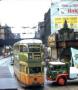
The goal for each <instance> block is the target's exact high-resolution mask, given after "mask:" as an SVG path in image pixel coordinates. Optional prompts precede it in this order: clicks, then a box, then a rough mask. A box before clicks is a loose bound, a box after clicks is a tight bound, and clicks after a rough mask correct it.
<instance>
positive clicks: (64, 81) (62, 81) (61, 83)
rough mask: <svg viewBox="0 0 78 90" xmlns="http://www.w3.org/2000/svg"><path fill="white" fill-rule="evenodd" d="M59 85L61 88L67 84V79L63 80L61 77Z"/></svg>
mask: <svg viewBox="0 0 78 90" xmlns="http://www.w3.org/2000/svg"><path fill="white" fill-rule="evenodd" d="M57 83H58V84H59V85H61V86H64V85H65V84H66V79H65V78H63V77H60V78H59V79H58V80H57Z"/></svg>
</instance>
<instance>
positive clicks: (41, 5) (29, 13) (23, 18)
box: [0, 0, 51, 32]
mask: <svg viewBox="0 0 78 90" xmlns="http://www.w3.org/2000/svg"><path fill="white" fill-rule="evenodd" d="M50 6H51V0H2V1H0V23H1V24H2V25H4V24H7V25H9V26H11V27H15V28H13V29H12V31H13V32H20V31H21V29H20V28H21V27H22V26H25V27H30V28H31V27H34V26H36V25H38V22H41V21H43V20H44V14H45V13H46V12H47V11H48V9H49V8H50ZM17 28H18V29H17ZM27 31H28V30H27Z"/></svg>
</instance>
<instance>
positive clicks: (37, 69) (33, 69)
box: [29, 67, 41, 74]
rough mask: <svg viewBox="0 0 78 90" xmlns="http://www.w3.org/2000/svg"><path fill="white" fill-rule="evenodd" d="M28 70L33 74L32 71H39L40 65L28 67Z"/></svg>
mask: <svg viewBox="0 0 78 90" xmlns="http://www.w3.org/2000/svg"><path fill="white" fill-rule="evenodd" d="M29 72H30V73H31V74H33V73H41V67H30V68H29Z"/></svg>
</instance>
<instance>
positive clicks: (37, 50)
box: [29, 48, 40, 52]
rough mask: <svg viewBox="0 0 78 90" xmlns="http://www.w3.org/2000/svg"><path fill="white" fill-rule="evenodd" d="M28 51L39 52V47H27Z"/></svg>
mask: <svg viewBox="0 0 78 90" xmlns="http://www.w3.org/2000/svg"><path fill="white" fill-rule="evenodd" d="M29 52H40V48H29Z"/></svg>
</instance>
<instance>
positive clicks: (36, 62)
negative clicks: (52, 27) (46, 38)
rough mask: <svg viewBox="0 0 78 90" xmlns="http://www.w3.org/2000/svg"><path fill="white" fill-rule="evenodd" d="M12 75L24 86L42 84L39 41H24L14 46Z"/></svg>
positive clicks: (42, 69) (42, 72) (41, 54)
mask: <svg viewBox="0 0 78 90" xmlns="http://www.w3.org/2000/svg"><path fill="white" fill-rule="evenodd" d="M13 51H14V74H15V76H16V77H17V79H18V80H19V82H21V83H22V84H23V85H25V86H32V85H43V84H44V66H43V64H42V62H43V59H44V53H43V44H42V41H41V40H37V39H26V40H21V41H19V42H17V43H15V44H14V47H13Z"/></svg>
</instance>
